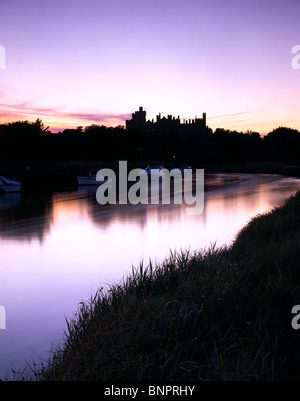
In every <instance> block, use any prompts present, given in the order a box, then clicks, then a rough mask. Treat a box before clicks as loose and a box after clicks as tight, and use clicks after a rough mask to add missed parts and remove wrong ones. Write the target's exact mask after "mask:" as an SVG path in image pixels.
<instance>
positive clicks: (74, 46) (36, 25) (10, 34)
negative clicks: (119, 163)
mask: <svg viewBox="0 0 300 401" xmlns="http://www.w3.org/2000/svg"><path fill="white" fill-rule="evenodd" d="M299 12H300V2H299V1H298V0H286V1H281V0H264V1H261V0H251V1H250V0H245V1H240V0H229V1H226V2H225V1H222V0H211V1H201V0H184V1H183V0H176V1H174V0H163V1H161V0H153V1H151V2H147V1H145V0H142V1H141V0H140V1H137V0H127V1H123V0H110V1H104V0H100V1H99V0H97V1H96V0H87V1H79V0H72V1H71V0H53V1H51V2H45V1H39V0H27V1H23V0H0V45H2V46H5V49H6V70H0V108H1V113H0V121H1V120H2V121H4V122H6V121H11V120H17V119H29V120H33V119H36V118H42V119H43V121H44V122H45V124H46V125H50V127H51V128H52V129H61V128H64V127H76V126H78V125H83V126H85V125H88V124H92V123H96V124H105V125H113V126H114V125H118V124H124V122H125V119H126V118H128V117H129V116H130V114H131V113H132V112H133V111H135V110H137V108H138V107H139V106H144V107H145V108H146V110H147V112H148V114H147V116H148V117H149V118H154V117H155V116H156V114H158V113H159V112H164V113H165V115H167V114H173V115H175V116H177V115H180V116H181V118H194V116H195V115H198V116H200V115H201V114H202V112H207V117H208V125H209V126H211V127H212V128H213V129H215V128H217V127H224V128H229V129H239V130H243V131H245V130H247V129H252V130H257V131H259V132H261V133H265V132H268V131H269V130H271V129H273V128H276V127H277V126H290V127H292V128H297V129H299V128H300V121H299V115H298V109H299V97H298V95H297V94H298V93H299V89H300V88H299V85H300V72H299V71H298V70H293V69H292V67H291V62H292V57H293V55H292V53H291V51H292V47H293V46H294V45H296V44H299V41H300V32H299V21H298V16H299Z"/></svg>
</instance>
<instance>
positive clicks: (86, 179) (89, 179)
mask: <svg viewBox="0 0 300 401" xmlns="http://www.w3.org/2000/svg"><path fill="white" fill-rule="evenodd" d="M97 173H98V170H90V172H89V174H88V175H85V176H77V182H78V185H101V184H103V183H104V182H106V181H107V180H105V179H104V176H100V178H101V179H100V180H98V181H97V180H96V177H97ZM108 181H110V180H108Z"/></svg>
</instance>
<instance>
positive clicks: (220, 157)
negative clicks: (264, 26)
mask: <svg viewBox="0 0 300 401" xmlns="http://www.w3.org/2000/svg"><path fill="white" fill-rule="evenodd" d="M0 148H1V164H2V165H3V164H11V163H14V164H25V165H26V164H29V165H30V164H32V163H45V162H66V161H90V160H95V161H97V160H101V161H117V160H128V161H132V162H139V161H150V160H160V161H162V162H164V163H166V162H169V161H174V160H176V161H178V162H182V163H193V162H251V161H276V162H293V163H294V162H299V161H300V156H299V150H300V132H299V131H298V130H296V129H292V128H288V127H279V128H276V129H273V130H272V131H271V132H269V133H268V134H267V135H265V136H261V135H260V134H259V133H258V132H252V131H246V132H237V131H231V130H226V129H223V128H217V129H216V130H214V131H213V130H212V129H211V128H208V127H207V128H206V130H205V132H204V133H202V134H201V135H180V134H178V133H172V132H165V133H164V132H142V131H138V130H134V129H132V130H128V129H127V130H126V129H125V128H124V127H122V126H118V127H106V126H100V125H94V124H93V125H90V126H87V127H85V128H83V127H77V128H75V129H66V130H64V131H62V132H59V133H53V132H51V131H50V130H49V127H45V125H44V124H43V122H42V120H40V119H37V120H36V121H35V122H29V121H17V122H11V123H7V124H2V125H0Z"/></svg>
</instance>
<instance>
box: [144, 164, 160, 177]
mask: <svg viewBox="0 0 300 401" xmlns="http://www.w3.org/2000/svg"><path fill="white" fill-rule="evenodd" d="M163 169H164V166H163V165H161V164H159V165H158V164H154V165H148V166H147V167H146V168H145V172H146V174H147V175H159V176H163V175H164V172H163Z"/></svg>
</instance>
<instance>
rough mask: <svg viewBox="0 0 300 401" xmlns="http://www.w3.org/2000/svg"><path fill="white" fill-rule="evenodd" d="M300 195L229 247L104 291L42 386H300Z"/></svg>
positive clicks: (140, 272)
mask: <svg viewBox="0 0 300 401" xmlns="http://www.w3.org/2000/svg"><path fill="white" fill-rule="evenodd" d="M299 245H300V193H297V194H296V195H295V196H293V197H291V198H290V199H289V200H288V201H287V202H286V203H285V204H284V205H283V206H281V207H278V208H276V209H275V210H273V211H272V212H270V213H267V214H265V215H260V216H256V217H255V218H254V219H252V220H251V222H249V224H248V225H247V226H246V227H245V228H243V229H242V230H241V232H240V233H239V234H238V236H237V238H236V240H235V242H234V244H233V245H232V246H231V247H230V248H220V249H217V248H216V247H215V246H214V245H212V246H211V247H210V248H209V249H207V250H203V251H199V252H195V253H192V252H188V251H182V252H173V253H171V255H170V257H169V258H168V259H167V260H166V261H165V262H164V263H163V264H161V265H160V266H153V265H152V263H151V262H150V263H149V265H148V266H144V265H143V264H142V263H141V265H140V266H138V267H137V268H135V269H133V271H132V273H131V275H130V276H129V277H127V278H125V279H124V280H123V281H122V282H121V283H118V284H115V285H113V286H111V287H110V288H109V290H108V291H104V289H99V290H98V291H97V293H96V294H95V295H94V296H93V297H92V298H91V299H90V300H88V301H86V302H82V303H81V304H80V306H79V309H78V311H77V312H76V314H75V316H74V317H73V318H71V319H68V320H67V330H66V332H65V336H64V343H63V345H62V346H61V348H57V349H56V350H55V351H54V352H53V353H52V356H51V359H50V361H49V362H48V364H47V365H45V366H44V367H43V369H40V370H39V371H36V372H35V374H36V377H37V378H38V379H39V380H46V381H53V380H55V381H58V380H77V381H84V380H93V381H97V380H99V381H104V380H114V381H115V380H123V381H125V380H126V381H127V380H144V381H145V380H164V381H165V380H179V379H180V380H218V381H225V380H247V381H249V380H264V381H266V380H267V381H271V380H280V381H281V380H298V379H299V378H300V362H299V361H300V332H298V331H297V330H294V329H293V328H292V326H291V320H292V318H293V315H292V314H291V309H292V307H293V306H294V305H296V304H300V247H299Z"/></svg>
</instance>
